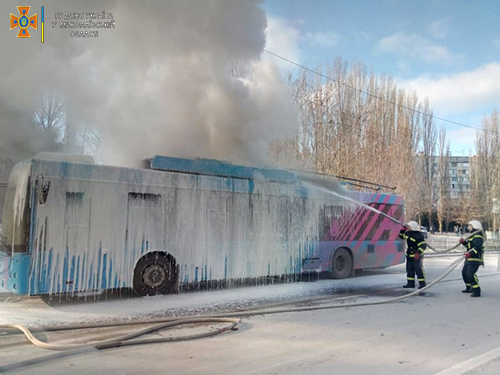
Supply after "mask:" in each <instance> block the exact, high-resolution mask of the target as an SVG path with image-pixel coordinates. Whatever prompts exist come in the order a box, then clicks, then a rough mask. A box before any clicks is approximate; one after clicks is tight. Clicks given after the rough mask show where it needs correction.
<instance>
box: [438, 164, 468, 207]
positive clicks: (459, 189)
mask: <svg viewBox="0 0 500 375" xmlns="http://www.w3.org/2000/svg"><path fill="white" fill-rule="evenodd" d="M440 158H441V156H436V157H435V158H434V168H435V170H437V166H438V163H439V159H440ZM448 158H449V162H448V170H449V174H450V190H449V191H450V198H452V199H457V198H459V197H460V196H461V195H463V194H469V192H470V190H471V183H470V162H471V160H470V157H468V156H449V157H448ZM436 178H438V177H437V176H436Z"/></svg>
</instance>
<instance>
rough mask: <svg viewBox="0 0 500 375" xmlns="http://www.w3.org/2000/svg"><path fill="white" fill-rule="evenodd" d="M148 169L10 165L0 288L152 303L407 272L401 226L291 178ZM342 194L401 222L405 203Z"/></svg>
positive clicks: (194, 164)
mask: <svg viewBox="0 0 500 375" xmlns="http://www.w3.org/2000/svg"><path fill="white" fill-rule="evenodd" d="M148 163H149V166H148V167H147V168H144V169H130V168H121V167H112V166H106V165H96V164H94V163H93V161H92V159H91V158H86V157H83V156H71V155H69V156H68V155H66V156H62V155H58V154H40V155H38V156H37V157H35V158H33V159H30V160H27V161H24V162H21V163H19V164H17V165H16V166H15V167H14V169H13V171H12V174H11V176H10V180H9V184H8V188H7V195H6V197H5V204H4V210H3V219H2V226H1V237H0V239H1V241H0V286H1V287H2V288H4V289H7V290H8V291H11V292H14V293H17V294H27V295H40V294H64V293H67V294H69V295H71V294H73V293H76V294H77V295H80V293H82V294H89V293H90V294H91V293H102V292H104V291H108V290H117V289H122V288H127V289H130V288H131V289H133V290H134V291H135V292H136V293H138V294H140V295H152V294H160V293H169V292H175V291H178V290H179V288H181V289H182V288H190V287H193V286H194V287H199V286H201V285H208V286H210V285H212V286H220V285H226V284H229V285H230V284H231V283H236V282H255V280H257V282H259V280H261V281H263V280H274V279H276V278H295V277H297V276H300V275H301V274H304V273H321V274H326V275H329V276H331V277H333V278H344V277H348V276H350V275H352V274H353V273H354V270H355V269H366V268H381V267H388V266H392V265H395V264H398V263H402V262H404V243H403V242H402V240H399V239H398V232H399V227H398V225H397V224H394V223H393V222H392V221H390V220H389V219H387V218H385V217H384V216H381V215H378V214H377V213H375V212H373V211H371V210H368V209H366V208H364V207H362V206H360V205H356V204H353V202H352V201H347V200H345V199H342V198H341V197H339V196H338V195H334V194H331V193H330V192H329V189H328V188H324V186H323V187H318V186H316V185H314V184H311V183H309V182H306V181H305V180H304V179H303V178H301V177H300V176H298V175H297V174H295V173H291V172H288V171H285V170H278V169H258V168H251V167H244V166H237V165H233V164H230V163H225V162H220V161H216V160H206V159H197V160H188V159H179V158H171V157H164V156H156V157H154V158H153V159H151V160H149V161H148ZM325 181H328V180H325ZM330 182H332V184H333V180H331V181H330ZM332 186H334V185H332ZM342 189H343V190H344V192H343V194H346V195H348V196H349V197H350V198H351V199H356V200H358V201H360V202H363V203H365V204H367V205H369V206H372V207H374V208H376V209H378V210H380V211H382V212H384V213H386V214H387V215H390V216H392V217H394V218H396V219H398V220H400V221H403V220H404V218H403V200H402V198H401V197H399V196H396V195H389V194H375V193H361V192H353V191H348V190H347V189H345V188H344V187H342Z"/></svg>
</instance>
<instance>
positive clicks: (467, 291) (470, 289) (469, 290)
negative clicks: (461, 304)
mask: <svg viewBox="0 0 500 375" xmlns="http://www.w3.org/2000/svg"><path fill="white" fill-rule="evenodd" d="M462 293H472V288H471V287H470V285H467V286H466V287H465V289H464V290H462Z"/></svg>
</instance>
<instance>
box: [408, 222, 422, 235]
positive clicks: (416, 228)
mask: <svg viewBox="0 0 500 375" xmlns="http://www.w3.org/2000/svg"><path fill="white" fill-rule="evenodd" d="M406 226H407V227H408V228H410V229H411V230H412V231H415V232H420V225H418V223H417V222H416V221H413V220H412V221H409V222H408V223H406Z"/></svg>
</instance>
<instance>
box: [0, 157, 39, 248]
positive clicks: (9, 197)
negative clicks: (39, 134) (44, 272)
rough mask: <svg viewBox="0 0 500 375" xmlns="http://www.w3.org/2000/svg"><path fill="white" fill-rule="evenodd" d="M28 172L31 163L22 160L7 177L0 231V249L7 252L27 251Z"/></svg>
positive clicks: (28, 213) (28, 221) (28, 217)
mask: <svg viewBox="0 0 500 375" xmlns="http://www.w3.org/2000/svg"><path fill="white" fill-rule="evenodd" d="M30 173H31V163H30V162H22V163H19V164H17V165H16V166H15V167H14V169H13V170H12V173H11V175H10V178H9V184H8V186H7V194H6V196H5V202H4V208H3V214H2V226H1V231H0V251H2V252H5V253H8V254H12V253H18V252H22V253H24V252H27V251H28V240H29V229H30V228H29V227H30V220H29V219H30V212H29V211H30V210H29V196H30Z"/></svg>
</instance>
